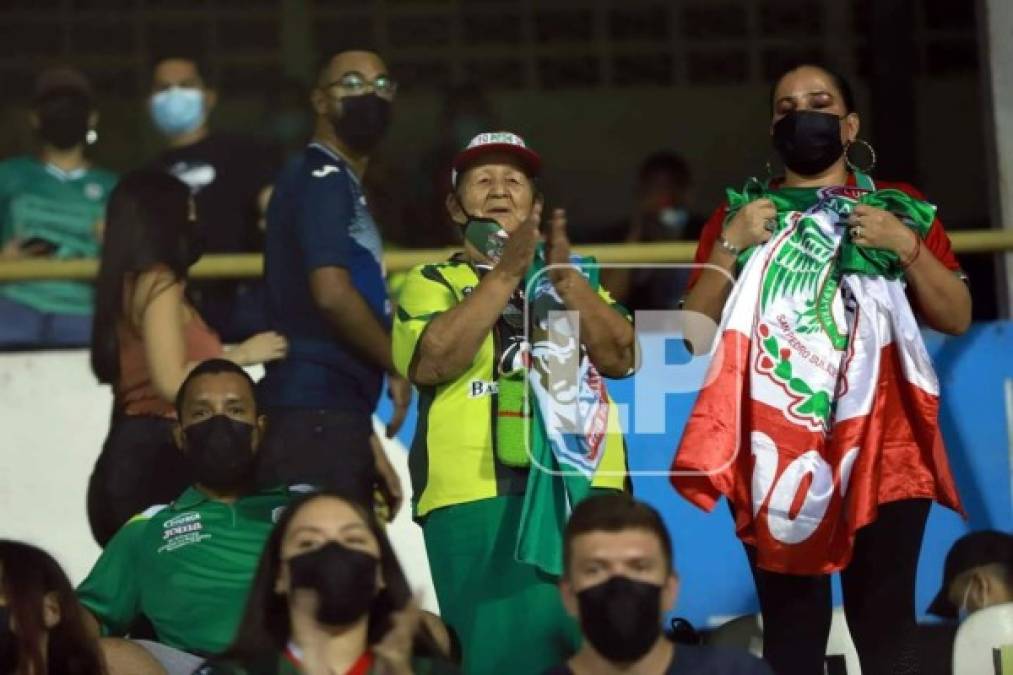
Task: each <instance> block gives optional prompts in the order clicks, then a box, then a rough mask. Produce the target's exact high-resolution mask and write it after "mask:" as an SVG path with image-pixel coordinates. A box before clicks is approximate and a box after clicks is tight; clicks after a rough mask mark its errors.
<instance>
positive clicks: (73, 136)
mask: <svg viewBox="0 0 1013 675" xmlns="http://www.w3.org/2000/svg"><path fill="white" fill-rule="evenodd" d="M29 120H30V122H31V125H32V127H33V128H34V129H35V131H36V133H37V134H38V136H39V138H40V140H41V150H40V152H39V154H38V155H37V156H35V155H26V156H22V157H13V158H11V159H7V160H5V161H3V162H0V261H2V260H18V259H27V258H55V259H68V258H94V257H97V256H98V253H99V238H100V235H101V225H102V222H103V217H104V212H105V205H106V200H107V198H108V196H109V193H110V192H111V191H112V189H113V186H114V185H115V183H116V176H115V175H113V174H112V173H110V172H108V171H104V170H102V169H97V168H95V167H92V166H91V164H90V163H89V162H88V160H87V159H86V158H85V155H84V148H85V145H86V144H87V143H88V142H90V141H94V139H95V138H96V135H95V125H96V124H97V123H98V113H97V112H96V111H95V105H94V96H93V93H92V89H91V85H90V84H89V83H88V80H87V79H85V77H84V76H83V75H81V73H79V72H77V71H76V70H72V69H70V68H54V69H50V70H47V71H45V72H43V73H42V74H41V75H40V76H39V79H38V80H37V81H36V84H35V94H34V97H33V100H32V112H31V115H30V118H29ZM92 304H93V292H92V288H91V286H90V285H89V284H86V283H83V282H76V281H32V282H18V283H8V284H0V347H26V346H47V347H70V346H81V345H87V344H88V343H89V341H90V339H91V315H92Z"/></svg>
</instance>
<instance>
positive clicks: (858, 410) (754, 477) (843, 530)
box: [672, 65, 971, 675]
mask: <svg viewBox="0 0 1013 675" xmlns="http://www.w3.org/2000/svg"><path fill="white" fill-rule="evenodd" d="M771 104H772V112H773V118H772V121H771V131H770V133H771V136H772V138H773V143H774V147H775V148H776V150H777V152H778V154H779V155H780V157H781V159H782V160H783V162H784V165H785V175H784V177H783V179H778V180H771V181H768V182H767V183H766V184H761V183H759V182H758V181H755V179H754V180H753V181H751V182H750V183H747V185H746V187H745V188H744V189H743V190H742V191H741V192H736V191H734V190H729V191H728V202H727V204H725V205H723V206H721V207H720V208H719V209H718V210H717V211H716V212H715V213H714V215H713V216H712V217H711V219H710V221H709V222H708V224H707V225H706V227H705V230H704V234H703V236H702V239H701V243H700V247H699V249H698V251H697V262H698V263H706V264H707V267H702V268H700V271H699V272H698V274H697V277H696V278H695V279H694V280H693V281H692V282H691V283H692V286H691V289H690V291H689V292H688V294H687V296H686V301H685V309H686V310H689V311H696V312H700V313H702V314H705V315H707V316H709V317H710V318H711V319H713V320H714V321H720V322H721V323H720V328H719V334H718V338H717V343H716V349H715V352H714V355H715V356H714V360H713V361H712V366H711V368H712V371H711V373H710V376H709V378H708V385H707V386H706V387H705V388H704V389H703V390H702V391H701V393H700V395H699V398H698V399H697V402H696V404H695V407H694V409H693V412H692V414H691V416H690V420H689V422H688V424H687V427H686V430H685V432H684V435H683V438H682V441H681V443H680V446H679V449H678V451H677V453H676V457H675V460H674V464H673V474H672V483H673V484H674V486H675V487H676V488H677V489H678V490H679V492H681V493H682V494H683V495H684V496H686V497H687V498H688V499H689V500H690V501H692V502H693V503H695V504H697V505H698V506H700V507H702V508H706V509H710V508H713V506H714V504H715V502H716V501H717V499H718V498H719V497H720V496H721V495H722V494H723V495H725V496H726V497H727V498H728V500H729V502H730V504H731V506H732V510H733V513H734V516H735V523H736V531H737V533H738V535H739V537H740V538H741V539H742V541H743V543H744V544H745V547H746V552H747V556H748V558H749V562H750V566H751V568H752V572H753V577H754V580H755V582H756V588H757V592H758V595H759V600H760V606H761V610H762V612H763V618H764V657H765V658H766V659H767V660H768V661H769V662H770V663H771V665H772V666H773V667H774V669H775V671H776V672H777V673H779V675H792V674H794V673H799V674H806V675H811V674H813V673H821V672H823V658H824V650H825V647H826V643H827V636H828V634H829V631H830V619H831V590H830V576H829V575H830V574H831V573H833V572H835V571H841V578H842V586H843V590H844V609H845V612H846V614H847V619H848V626H849V628H850V631H851V635H852V637H853V639H854V642H855V646H856V648H857V649H858V653H859V658H860V660H861V665H862V671H863V672H866V673H876V674H879V673H916V672H918V660H917V653H916V651H915V646H914V637H915V628H916V625H915V607H914V587H915V572H916V568H917V562H918V554H919V550H920V548H921V539H922V533H923V531H924V528H925V521H926V517H927V515H928V511H929V505H930V503H931V502H932V501H937V502H939V503H941V504H943V505H945V506H948V507H950V508H952V509H955V510H958V511H959V510H961V505H960V499H959V497H958V495H957V492H956V488H955V485H954V482H953V479H952V477H951V475H950V470H949V466H948V463H947V460H946V454H945V449H944V447H943V443H942V438H941V436H940V434H939V427H938V422H937V412H938V397H939V386H938V381H937V379H936V377H935V373H934V372H933V370H932V366H931V361H930V359H929V357H928V354H927V352H926V350H925V345H924V344H923V343H922V339H921V335H920V333H919V330H918V325H917V322H916V319H915V316H916V315H917V316H920V318H921V319H922V320H923V321H924V322H925V323H926V324H927V325H928V326H930V327H932V328H935V329H937V330H940V331H943V332H946V333H950V334H959V333H962V332H964V331H965V330H966V329H967V327H968V325H969V324H970V318H971V298H970V294H969V292H968V289H967V286H966V284H965V283H964V280H963V279H962V276H963V275H962V273H961V272H960V269H959V266H958V264H957V261H956V259H955V257H954V255H953V252H952V250H951V248H950V243H949V240H948V238H947V237H946V234H945V233H944V232H943V229H942V225H941V223H940V222H939V220H938V219H937V218H936V217H935V207H934V206H933V205H931V204H929V203H927V202H925V201H924V198H923V197H922V195H920V194H919V193H918V192H917V191H915V190H914V189H913V188H911V187H910V186H908V185H906V184H903V183H888V182H886V181H880V180H876V181H873V180H872V178H871V177H870V176H869V175H868V171H869V170H870V169H871V168H872V167H871V166H866V167H865V169H864V170H863V169H860V168H859V167H858V166H856V164H855V159H854V156H855V155H857V154H859V153H857V152H855V150H856V149H857V147H858V146H860V145H864V146H866V149H867V150H868V151H869V152H868V154H869V158H870V159H871V160H872V162H870V164H871V163H874V161H875V155H874V153H873V152H872V148H871V146H868V144H867V143H865V142H864V141H862V140H860V139H859V138H858V132H859V117H858V114H857V113H856V112H855V107H854V100H853V96H852V92H851V88H850V86H849V85H848V83H847V82H846V81H845V80H844V79H843V78H842V77H841V76H839V75H837V74H835V73H833V72H831V71H828V70H827V69H825V68H822V67H818V66H812V65H804V66H800V67H797V68H794V69H792V70H790V71H788V72H786V73H785V74H784V75H783V76H782V77H781V78H780V79H779V80H778V82H777V83H776V85H775V87H774V90H773V95H772V100H771ZM732 280H734V283H733V281H732ZM696 337H700V336H696ZM694 344H697V345H699V344H703V343H701V342H695V343H694Z"/></svg>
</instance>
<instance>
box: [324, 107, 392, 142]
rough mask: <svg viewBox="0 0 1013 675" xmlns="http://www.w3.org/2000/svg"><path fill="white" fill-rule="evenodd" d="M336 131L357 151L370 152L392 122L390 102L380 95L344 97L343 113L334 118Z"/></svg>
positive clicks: (333, 123)
mask: <svg viewBox="0 0 1013 675" xmlns="http://www.w3.org/2000/svg"><path fill="white" fill-rule="evenodd" d="M331 124H332V125H333V126H334V133H336V134H337V135H338V138H340V139H341V140H343V141H344V142H345V143H347V144H348V147H350V148H351V149H352V150H354V151H355V152H357V153H359V154H362V155H365V154H368V153H369V152H370V151H371V150H372V149H373V148H375V147H376V145H377V144H378V143H379V142H380V139H381V138H383V135H384V134H385V133H386V132H387V126H388V125H389V124H390V101H388V100H387V99H385V98H380V97H379V96H377V95H376V94H364V95H362V96H346V97H344V98H343V99H341V116H340V117H338V118H332V119H331Z"/></svg>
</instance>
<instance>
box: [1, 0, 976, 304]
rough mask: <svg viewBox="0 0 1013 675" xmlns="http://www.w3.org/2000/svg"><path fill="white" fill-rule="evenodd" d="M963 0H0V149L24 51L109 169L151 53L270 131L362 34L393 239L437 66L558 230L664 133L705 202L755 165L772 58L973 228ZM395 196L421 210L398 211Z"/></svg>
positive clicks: (593, 213)
mask: <svg viewBox="0 0 1013 675" xmlns="http://www.w3.org/2000/svg"><path fill="white" fill-rule="evenodd" d="M976 4H977V3H975V2H972V1H970V0H876V1H875V2H873V1H872V0H854V1H847V0H755V1H750V0H670V1H668V2H658V1H648V0H587V1H584V2H575V1H566V0H467V1H465V0H443V1H439V0H435V1H426V0H331V1H324V0H0V91H2V92H3V98H2V99H0V156H8V155H11V154H15V153H20V152H26V151H30V150H31V148H32V144H33V138H32V135H31V133H30V131H29V129H28V126H27V122H26V103H27V100H28V98H29V97H30V94H31V85H32V81H33V79H34V77H35V75H36V74H37V73H38V71H39V70H40V69H41V68H43V67H45V66H46V65H50V64H54V63H70V64H73V65H76V66H78V67H80V68H81V69H82V70H83V71H85V72H86V73H87V74H88V75H89V76H90V77H91V78H92V79H93V81H94V83H95V85H96V87H97V89H98V92H99V97H100V106H99V107H100V111H101V115H102V121H101V124H100V127H99V142H98V143H97V144H96V145H95V146H94V148H93V151H92V156H93V157H94V159H95V160H96V162H97V163H99V164H101V165H104V166H107V167H109V168H112V169H115V170H120V171H123V170H127V169H129V168H132V167H134V166H137V165H140V164H141V163H143V162H144V161H145V160H147V159H149V158H150V157H151V156H152V155H153V154H154V153H155V152H156V151H157V150H158V148H159V139H158V138H157V136H156V135H155V133H154V132H153V130H152V129H151V127H150V124H149V122H148V118H147V112H146V103H145V97H146V95H147V93H148V90H149V82H150V61H151V59H152V58H153V57H154V56H155V55H157V54H162V53H165V52H172V51H187V52H189V53H194V52H196V53H199V54H200V55H201V56H202V57H203V58H204V60H205V62H206V64H207V69H208V70H209V72H210V75H211V77H212V78H213V79H214V82H215V84H216V85H217V86H218V88H219V91H220V104H219V106H218V108H217V109H216V111H215V113H214V116H213V118H212V121H213V126H214V128H216V129H218V130H230V131H242V132H248V133H252V134H255V135H258V136H261V137H263V138H266V139H271V140H278V136H279V134H280V133H281V132H280V131H279V123H278V120H279V118H280V115H281V114H282V113H284V112H286V111H288V112H291V111H292V110H293V109H294V110H296V111H298V110H299V109H301V108H302V102H303V101H304V100H305V99H304V91H305V85H306V83H307V82H309V81H310V78H311V74H312V73H313V71H314V64H315V62H316V60H317V58H318V57H317V55H318V54H321V53H330V52H336V51H340V50H341V49H344V48H348V47H366V48H372V49H375V50H376V51H378V52H379V53H380V54H381V55H382V56H383V57H384V58H385V59H386V60H387V62H388V64H389V65H390V67H391V70H392V73H393V74H394V76H395V77H396V78H397V79H398V80H399V81H400V83H401V91H400V93H399V96H398V100H397V101H396V106H395V121H394V126H393V128H392V130H391V133H390V134H389V135H388V137H387V139H386V140H385V142H384V144H383V147H382V150H381V152H380V155H381V157H380V160H379V161H378V162H377V164H378V165H380V166H382V167H383V168H384V172H383V179H382V182H383V183H384V190H383V193H384V196H385V199H386V200H387V201H388V202H389V203H387V204H386V205H385V206H384V207H383V211H384V213H385V214H386V213H389V214H395V215H391V216H384V217H383V218H381V220H383V221H384V222H383V223H382V224H383V225H384V227H385V228H386V229H387V230H388V231H389V236H388V238H389V239H392V240H395V241H397V240H398V239H399V238H404V237H400V236H399V233H403V232H404V231H405V229H406V228H409V229H410V228H414V227H422V228H424V227H429V226H431V224H430V223H429V222H428V220H427V219H426V218H425V217H423V216H422V215H421V214H422V212H423V210H424V209H422V208H421V207H418V206H417V197H418V195H419V194H420V193H422V192H424V190H425V186H426V185H427V184H428V183H429V182H430V177H429V176H428V175H426V169H423V168H422V167H421V164H422V162H423V157H424V155H425V154H426V153H427V151H429V150H431V148H433V146H434V145H436V144H437V142H438V140H439V138H440V137H441V133H442V132H441V129H440V126H441V106H442V101H443V99H444V98H445V92H446V90H447V88H448V87H450V86H452V85H454V84H461V83H464V82H475V83H477V84H479V85H481V86H482V87H483V88H484V89H485V91H486V92H487V94H488V97H489V100H490V104H491V106H490V107H491V109H492V111H493V114H494V115H495V118H496V120H497V122H498V124H499V126H500V127H502V128H509V129H512V130H515V131H517V132H519V133H521V134H522V135H523V136H524V137H525V138H526V139H527V140H528V142H529V144H530V145H532V146H534V147H535V148H536V149H537V150H538V151H539V152H540V153H541V154H542V155H543V157H544V159H545V163H546V183H545V187H546V192H547V195H548V199H549V201H550V203H551V204H553V205H555V204H558V205H562V206H565V207H566V208H567V209H568V211H569V213H570V226H571V231H572V234H573V236H574V238H575V239H577V240H593V239H595V238H597V236H596V235H597V234H598V233H600V232H603V231H604V230H605V229H606V228H607V227H608V226H609V225H611V224H614V223H616V222H618V221H621V220H622V219H624V218H627V217H628V215H629V212H630V209H631V205H632V191H633V187H634V178H635V171H636V167H637V165H638V163H639V162H640V160H641V159H642V158H643V157H644V156H645V155H647V154H648V153H650V152H652V151H655V150H658V149H670V150H675V151H677V152H679V153H681V154H683V155H684V156H685V157H686V159H687V160H688V161H689V163H690V165H691V167H692V169H693V172H694V178H695V189H694V192H693V205H694V207H695V209H696V210H697V211H700V212H702V213H709V212H710V210H712V209H713V207H714V206H715V205H716V204H717V203H718V202H719V201H720V200H721V199H722V197H723V190H724V188H725V187H728V186H734V187H741V185H742V184H743V183H744V181H745V179H746V178H747V177H749V176H751V175H756V176H760V177H763V176H765V174H766V169H765V164H766V162H767V160H768V159H771V158H772V157H773V152H772V151H771V149H770V145H769V137H768V126H769V100H768V94H769V88H770V84H771V82H772V80H773V79H774V78H775V77H776V76H777V75H778V74H779V73H780V72H781V71H782V70H783V69H784V68H785V67H786V66H787V65H789V64H793V63H796V62H798V61H800V60H815V61H823V62H827V63H829V64H832V65H833V66H835V67H837V68H838V69H839V70H841V71H842V72H844V73H845V74H846V75H848V76H849V77H851V78H852V80H853V84H854V85H855V88H856V94H857V97H858V108H859V112H860V113H861V115H862V128H863V130H862V133H861V136H862V137H863V138H866V139H868V140H870V141H871V142H872V143H873V145H874V146H875V148H876V152H877V154H878V156H879V165H878V167H877V168H876V171H875V175H877V176H879V177H881V178H885V179H897V180H905V181H908V182H911V183H913V184H914V185H916V186H917V187H919V188H920V189H921V190H922V191H923V192H925V193H926V195H927V196H928V198H929V199H930V201H933V202H935V203H936V204H937V205H938V206H939V209H940V215H941V217H942V219H943V221H944V223H945V224H946V225H947V227H948V229H950V230H958V229H967V228H985V227H989V226H990V223H989V215H988V214H989V204H988V202H987V182H986V175H985V171H986V169H985V159H984V158H985V152H984V143H985V142H986V140H985V138H986V137H985V134H984V133H983V122H984V120H985V113H984V111H983V109H982V101H983V96H982V89H981V86H982V81H983V79H982V74H981V72H980V70H979V65H980V62H981V60H982V56H981V51H980V49H981V48H980V45H979V42H978V28H977V18H976V16H975V10H976ZM413 213H418V214H420V215H419V216H418V218H413ZM994 258H995V256H993V255H982V256H967V257H965V258H964V259H963V263H964V266H965V268H966V269H967V271H968V273H969V274H970V275H971V278H972V283H973V289H974V294H975V301H976V303H975V313H976V317H977V318H992V317H994V316H995V314H996V307H995V301H994V296H995V280H994V270H993V266H994V265H993V263H994Z"/></svg>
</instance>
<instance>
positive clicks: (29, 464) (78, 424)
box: [0, 350, 436, 611]
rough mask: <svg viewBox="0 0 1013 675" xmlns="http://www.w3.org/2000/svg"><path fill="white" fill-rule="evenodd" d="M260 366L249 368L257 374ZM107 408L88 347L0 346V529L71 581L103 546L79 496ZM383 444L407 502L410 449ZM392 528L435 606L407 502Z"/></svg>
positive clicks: (412, 577) (411, 572)
mask: <svg viewBox="0 0 1013 675" xmlns="http://www.w3.org/2000/svg"><path fill="white" fill-rule="evenodd" d="M261 373H262V370H261V369H251V374H253V375H254V377H259V376H260V374H261ZM111 410H112V392H111V390H110V388H109V387H107V386H102V385H99V384H98V383H97V382H96V380H95V376H94V375H93V374H92V372H91V368H90V366H89V364H88V353H87V351H84V350H81V351H61V352H22V353H17V354H0V538H8V539H19V540H22V541H26V542H29V543H32V544H35V545H37V546H40V547H42V548H44V549H45V550H46V551H48V552H49V553H50V554H52V555H53V556H54V557H55V558H56V559H57V560H58V561H59V562H60V564H62V565H63V567H64V569H65V570H66V571H67V574H68V575H69V576H70V579H71V581H72V582H73V583H74V584H77V583H79V582H80V581H81V580H83V579H84V577H85V576H86V575H87V574H88V571H89V570H90V569H91V566H92V565H93V564H94V562H95V560H96V558H98V555H99V552H100V551H99V547H98V546H97V545H96V544H95V542H94V540H93V539H92V537H91V530H90V529H89V527H88V516H87V512H86V508H85V495H86V492H87V488H88V478H89V476H91V471H92V468H93V467H94V465H95V460H96V459H97V458H98V455H99V452H100V451H101V449H102V443H103V441H104V440H105V436H106V432H107V431H108V430H109V418H110V413H111ZM381 437H382V434H381ZM384 443H385V448H386V450H387V455H388V456H389V457H390V459H391V463H392V464H393V465H394V467H395V468H396V469H397V471H398V473H399V474H400V476H401V480H402V483H403V485H404V489H405V492H406V504H407V500H408V499H409V498H410V494H411V485H410V482H409V480H408V461H407V453H406V452H405V448H404V446H403V445H402V444H401V443H400V442H399V441H397V440H393V441H387V440H386V439H385V441H384ZM389 533H390V536H391V539H392V541H393V544H394V549H395V550H396V551H397V554H398V557H399V558H400V560H401V564H402V565H403V566H404V568H405V572H406V574H407V575H408V580H409V582H410V583H411V584H412V587H413V588H414V589H416V591H417V592H418V593H419V596H420V597H419V601H420V603H421V605H422V606H423V607H425V608H426V609H431V610H433V611H435V610H436V594H435V592H434V591H433V584H432V578H431V577H430V574H429V564H428V562H427V560H426V554H425V545H424V543H423V540H422V531H421V530H420V529H419V527H418V526H417V525H416V524H415V523H414V522H413V521H412V519H411V515H410V509H409V508H408V506H405V508H403V509H402V510H401V513H400V514H398V517H397V518H396V519H395V520H394V522H393V523H391V525H390V527H389Z"/></svg>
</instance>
